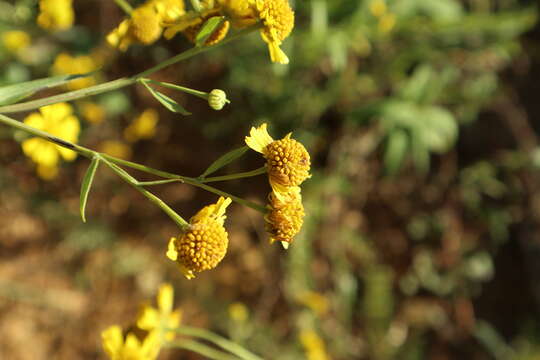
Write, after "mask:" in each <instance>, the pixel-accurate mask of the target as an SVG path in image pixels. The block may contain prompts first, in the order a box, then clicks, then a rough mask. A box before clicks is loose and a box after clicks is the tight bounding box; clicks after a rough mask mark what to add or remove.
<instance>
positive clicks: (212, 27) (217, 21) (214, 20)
mask: <svg viewBox="0 0 540 360" xmlns="http://www.w3.org/2000/svg"><path fill="white" fill-rule="evenodd" d="M223 21H225V17H224V16H213V17H211V18H210V19H208V20H207V21H206V22H205V23H204V25H203V27H202V29H201V31H199V33H198V34H197V36H196V37H195V45H196V46H197V47H200V46H204V44H205V42H206V40H208V38H209V37H210V36H212V34H213V33H214V32H215V31H216V30H217V29H218V28H219V27H220V26H221V24H222V23H223Z"/></svg>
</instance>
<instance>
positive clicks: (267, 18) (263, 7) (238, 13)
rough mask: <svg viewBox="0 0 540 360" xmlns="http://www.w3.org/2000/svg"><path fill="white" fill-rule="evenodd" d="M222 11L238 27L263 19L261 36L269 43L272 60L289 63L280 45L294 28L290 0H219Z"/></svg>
mask: <svg viewBox="0 0 540 360" xmlns="http://www.w3.org/2000/svg"><path fill="white" fill-rule="evenodd" d="M218 2H219V4H220V5H221V7H222V12H223V13H224V14H225V15H227V16H228V17H229V18H230V19H231V22H232V24H233V26H235V27H238V28H244V27H247V26H250V25H253V24H255V23H256V22H257V21H262V24H263V28H262V29H261V37H262V39H263V40H264V41H265V42H266V43H267V44H268V51H269V52H270V59H271V60H272V62H277V63H280V64H288V63H289V58H288V57H287V55H286V54H285V53H284V52H283V50H281V48H280V46H281V43H282V42H283V40H285V39H286V38H287V37H288V36H289V35H290V33H291V31H292V29H293V28H294V11H293V10H292V9H291V6H290V5H289V1H288V0H244V1H241V0H218Z"/></svg>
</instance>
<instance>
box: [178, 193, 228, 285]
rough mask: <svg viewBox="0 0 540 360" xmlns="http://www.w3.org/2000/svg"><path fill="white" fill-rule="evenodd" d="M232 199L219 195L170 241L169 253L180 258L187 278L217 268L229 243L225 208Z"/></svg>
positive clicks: (179, 261)
mask: <svg viewBox="0 0 540 360" xmlns="http://www.w3.org/2000/svg"><path fill="white" fill-rule="evenodd" d="M230 203H231V199H230V198H224V197H220V198H219V200H218V201H217V203H215V204H212V205H208V206H205V207H204V208H202V209H201V210H200V211H199V212H198V213H197V214H196V215H195V216H193V217H192V218H191V219H190V220H189V227H188V228H187V229H185V230H184V231H183V232H182V233H181V234H180V235H179V236H178V238H171V240H170V241H169V247H168V251H167V257H168V258H169V259H171V260H173V261H176V262H178V265H179V266H180V270H181V271H182V273H183V274H184V275H185V276H186V278H188V279H192V278H194V277H195V273H196V272H201V271H204V270H210V269H213V268H215V267H216V266H217V265H218V264H219V262H220V261H221V260H222V259H223V258H224V257H225V253H226V252H227V246H228V244H229V239H228V234H227V231H226V230H225V227H224V223H225V218H226V216H225V210H226V209H227V206H229V205H230Z"/></svg>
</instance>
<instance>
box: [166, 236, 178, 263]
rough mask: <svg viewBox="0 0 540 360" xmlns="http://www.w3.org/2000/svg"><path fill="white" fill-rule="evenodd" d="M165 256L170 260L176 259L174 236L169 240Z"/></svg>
mask: <svg viewBox="0 0 540 360" xmlns="http://www.w3.org/2000/svg"><path fill="white" fill-rule="evenodd" d="M166 255H167V257H168V258H169V259H171V260H172V261H176V259H178V252H177V251H176V238H174V237H172V238H171V239H170V240H169V245H168V247H167V254H166Z"/></svg>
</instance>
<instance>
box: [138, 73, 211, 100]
mask: <svg viewBox="0 0 540 360" xmlns="http://www.w3.org/2000/svg"><path fill="white" fill-rule="evenodd" d="M141 81H144V82H150V83H152V84H156V85H159V86H163V87H166V88H169V89H174V90H180V91H183V92H185V93H188V94H191V95H194V96H198V97H200V98H201V99H205V100H208V93H207V92H204V91H199V90H195V89H190V88H187V87H184V86H180V85H175V84H171V83H166V82H161V81H156V80H152V79H146V78H143V79H141Z"/></svg>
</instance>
